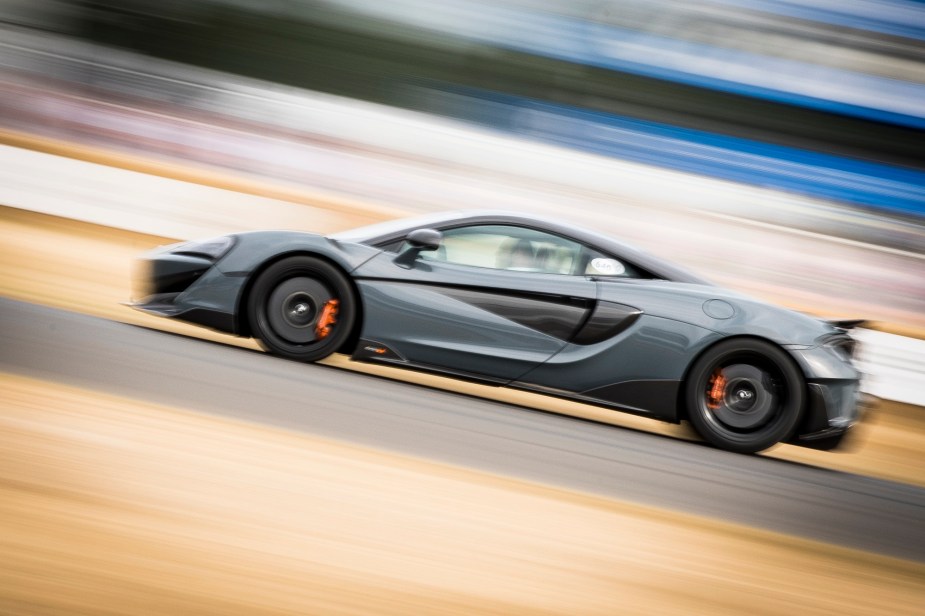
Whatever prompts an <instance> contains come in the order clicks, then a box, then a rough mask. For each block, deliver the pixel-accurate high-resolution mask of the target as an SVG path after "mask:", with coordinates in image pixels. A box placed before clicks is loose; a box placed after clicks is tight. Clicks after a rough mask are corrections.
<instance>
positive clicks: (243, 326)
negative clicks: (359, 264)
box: [235, 250, 363, 353]
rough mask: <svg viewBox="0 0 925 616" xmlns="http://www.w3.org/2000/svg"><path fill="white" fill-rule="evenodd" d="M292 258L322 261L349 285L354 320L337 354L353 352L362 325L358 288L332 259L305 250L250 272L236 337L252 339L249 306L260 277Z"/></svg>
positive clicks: (238, 309) (239, 306)
mask: <svg viewBox="0 0 925 616" xmlns="http://www.w3.org/2000/svg"><path fill="white" fill-rule="evenodd" d="M293 257H310V258H313V259H318V260H320V261H324V262H325V263H327V264H328V265H330V266H332V267H334V268H336V269H337V270H338V271H339V273H340V274H341V275H342V276H343V277H344V279H345V280H346V281H347V283H348V284H349V285H350V287H351V289H352V291H353V296H354V298H355V300H356V306H355V310H356V319H355V320H354V323H353V328H352V330H351V332H350V335H349V336H347V339H346V341H345V342H344V344H342V345H341V346H340V348H339V349H338V352H342V353H344V352H351V351H353V348H354V347H355V346H356V344H357V341H358V340H359V337H360V330H361V329H362V325H363V302H362V299H361V297H360V290H359V287H358V286H357V284H356V282H355V281H354V280H353V278H351V277H350V275H349V273H348V272H347V270H346V269H345V268H344V267H343V266H342V265H341V264H340V263H338V262H337V261H335V260H334V259H331V258H330V257H327V256H325V255H323V254H320V253H317V252H310V251H305V250H297V251H292V252H286V253H282V254H278V255H274V256H273V257H272V258H270V259H267V260H266V261H264V262H263V263H261V264H260V266H259V267H257V268H256V269H254V271H252V272H251V273H250V274H249V275H248V277H247V282H245V284H244V288H243V289H242V291H241V295H240V296H239V297H238V301H237V307H236V310H235V331H236V332H237V335H238V336H242V337H245V338H253V337H254V332H253V330H252V328H251V315H250V309H249V306H250V298H251V293H252V292H253V290H254V285H255V284H256V283H257V281H258V280H259V279H260V276H261V275H262V274H263V273H264V272H266V271H267V270H268V269H269V268H270V267H272V266H273V265H276V264H277V263H280V262H281V261H285V260H286V259H290V258H293Z"/></svg>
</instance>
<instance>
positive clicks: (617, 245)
mask: <svg viewBox="0 0 925 616" xmlns="http://www.w3.org/2000/svg"><path fill="white" fill-rule="evenodd" d="M136 271H137V280H136V291H135V295H136V298H137V299H136V300H135V301H134V302H133V303H132V304H131V305H132V306H133V307H135V308H138V309H139V310H143V311H145V312H149V313H153V314H156V315H160V316H164V317H170V318H174V319H179V320H183V321H188V322H191V323H197V324H200V325H205V326H208V327H211V328H214V329H217V330H220V331H223V332H229V333H232V334H236V335H238V336H249V337H251V336H252V337H254V338H256V339H257V340H258V341H259V342H260V343H261V345H262V346H263V347H264V348H265V349H266V350H267V351H269V352H271V353H274V354H276V355H280V356H283V357H287V358H290V359H295V360H299V361H317V360H319V359H322V358H324V357H327V356H328V355H330V354H331V353H334V352H343V353H350V354H351V355H352V358H353V359H354V360H356V361H370V362H384V363H388V364H392V365H395V366H403V367H407V368H411V369H416V370H425V371H432V372H437V373H440V374H444V375H448V376H454V377H458V378H461V379H467V380H475V381H479V382H483V383H489V384H493V385H498V386H506V387H515V388H519V389H525V390H530V391H535V392H542V393H545V394H549V395H553V396H560V397H563V398H568V399H572V400H577V401H581V402H586V403H590V404H595V405H599V406H604V407H608V408H612V409H615V410H619V411H625V412H630V413H637V414H641V415H645V416H648V417H652V418H655V419H660V420H663V421H668V422H675V423H677V422H680V421H682V420H688V421H690V423H691V424H692V425H693V426H694V428H695V429H696V430H697V432H698V433H699V434H700V435H701V436H702V437H703V438H704V439H705V440H706V441H709V442H710V443H713V444H714V445H716V446H718V447H721V448H724V449H729V450H732V451H738V452H755V451H760V450H762V449H766V448H768V447H770V446H772V445H774V444H775V443H778V442H781V441H788V442H792V443H795V444H799V445H803V446H808V447H815V448H820V449H831V448H834V447H835V446H837V445H838V444H839V442H840V441H841V439H842V437H843V435H844V434H845V431H846V430H847V429H848V428H849V427H850V426H851V425H852V424H853V423H854V422H855V421H856V419H857V417H858V381H859V374H858V372H857V370H855V368H854V366H853V365H852V362H851V355H852V350H853V344H854V343H853V341H852V339H851V337H850V336H849V335H848V334H847V333H846V330H848V329H850V328H851V327H852V326H853V325H856V324H857V322H825V321H820V320H817V319H814V318H810V317H808V316H805V315H802V314H799V313H795V312H791V311H789V310H785V309H783V308H779V307H776V306H773V305H769V304H767V303H764V302H760V301H756V300H754V299H750V298H748V297H745V296H742V295H740V294H738V293H734V292H731V291H728V290H725V289H722V288H719V287H716V286H713V285H711V284H709V283H707V282H706V281H704V280H701V279H700V278H697V277H696V276H694V275H693V274H690V273H688V272H686V271H684V270H683V269H681V268H678V267H676V266H674V265H671V264H669V263H666V262H664V261H662V260H660V259H657V258H655V257H653V256H651V255H647V254H645V253H642V252H640V251H638V250H635V249H633V248H631V247H629V246H627V245H625V244H623V243H621V242H618V241H615V240H613V239H611V238H609V237H606V236H603V235H600V234H598V233H595V232H593V231H589V230H585V229H581V228H578V227H574V226H571V225H567V224H563V223H560V222H555V221H550V220H544V219H539V218H535V217H532V216H526V215H519V214H505V213H472V212H465V213H449V214H442V215H431V216H425V217H420V218H415V219H406V220H398V221H394V222H388V223H384V224H379V225H373V226H370V227H364V228H361V229H357V230H354V231H350V232H346V233H340V234H336V235H331V236H327V237H324V236H321V235H316V234H311V233H301V232H293V231H260V232H251V233H240V234H234V235H228V236H225V237H220V238H216V239H211V240H207V241H199V242H184V243H180V244H174V245H171V246H165V247H162V248H159V249H157V250H154V251H152V252H150V253H148V254H146V255H144V256H143V257H142V258H141V259H140V261H139V267H138V268H137V270H136Z"/></svg>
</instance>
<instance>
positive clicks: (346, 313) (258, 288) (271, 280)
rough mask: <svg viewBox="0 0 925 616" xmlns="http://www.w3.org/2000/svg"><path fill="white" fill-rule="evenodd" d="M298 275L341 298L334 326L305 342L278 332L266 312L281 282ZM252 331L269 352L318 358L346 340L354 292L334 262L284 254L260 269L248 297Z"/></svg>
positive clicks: (301, 358)
mask: <svg viewBox="0 0 925 616" xmlns="http://www.w3.org/2000/svg"><path fill="white" fill-rule="evenodd" d="M300 276H305V277H310V278H314V279H316V280H318V281H319V282H321V283H322V284H323V285H324V286H326V287H327V288H329V289H330V290H331V291H332V292H333V293H334V295H335V297H337V298H338V299H339V300H340V304H339V306H338V313H337V326H336V327H335V328H334V331H333V332H331V334H330V335H329V336H328V337H327V338H325V339H323V340H320V341H315V342H310V343H307V344H298V343H293V342H290V341H288V340H286V339H284V338H282V337H281V336H280V335H279V334H277V333H276V332H275V331H274V330H273V328H272V327H271V325H270V322H269V319H268V316H267V302H268V300H269V297H270V294H271V293H272V292H273V290H274V289H275V288H276V287H277V286H278V285H280V284H281V283H283V282H285V281H286V280H289V279H290V278H296V277H300ZM247 314H248V319H249V321H250V326H251V331H252V332H253V334H254V337H255V338H256V339H257V341H258V342H259V343H260V345H261V346H262V347H263V348H264V349H266V350H267V351H268V352H270V353H273V354H274V355H279V356H281V357H286V358H289V359H295V360H298V361H306V362H312V361H318V360H320V359H324V358H325V357H327V356H329V355H331V354H332V353H335V352H336V351H338V350H339V349H340V347H341V346H343V344H344V343H345V342H346V341H347V339H348V338H349V336H350V333H351V330H352V329H353V325H354V323H355V321H356V315H357V305H356V293H355V292H354V290H353V286H352V285H351V284H350V281H349V280H348V279H347V277H346V276H345V275H344V273H343V272H342V271H341V270H340V269H339V268H338V267H337V266H335V265H333V264H331V263H329V262H327V261H324V260H322V259H319V258H317V257H309V256H294V257H286V258H284V259H282V260H281V261H277V262H276V263H273V264H272V265H270V266H269V267H267V268H266V269H265V270H264V271H263V272H261V273H260V274H259V275H258V277H257V279H256V281H255V282H254V286H253V288H252V289H251V292H250V294H249V296H248V300H247Z"/></svg>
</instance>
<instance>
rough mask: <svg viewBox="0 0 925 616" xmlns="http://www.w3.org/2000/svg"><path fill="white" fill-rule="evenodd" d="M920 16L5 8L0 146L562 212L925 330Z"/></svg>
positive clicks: (460, 8)
mask: <svg viewBox="0 0 925 616" xmlns="http://www.w3.org/2000/svg"><path fill="white" fill-rule="evenodd" d="M922 8H923V7H922V5H921V3H920V2H917V1H913V0H855V1H853V2H850V3H843V2H831V1H828V0H806V1H802V2H790V1H785V0H780V1H774V0H711V1H706V2H698V3H688V2H682V1H674V0H651V1H650V0H646V1H642V0H639V1H637V0H621V1H612V2H611V1H585V0H579V1H567V2H566V1H562V2H559V1H557V0H549V1H543V2H539V1H531V0H511V1H506V2H481V1H475V0H447V1H445V2H440V3H436V4H435V3H431V2H425V1H423V0H396V1H393V2H388V3H380V2H374V1H364V0H343V1H310V0H291V1H286V2H282V1H280V2H257V1H253V2H249V1H247V0H191V1H183V2H169V1H166V2H154V1H145V0H126V1H121V0H120V1H112V2H109V1H105V0H103V1H100V0H87V1H76V0H74V1H71V0H47V1H45V2H40V3H36V2H26V1H22V0H2V1H0V15H2V16H3V19H2V21H3V24H4V26H3V27H4V36H3V37H2V39H3V42H2V43H0V45H2V49H3V53H2V55H0V58H2V70H3V74H2V76H3V79H4V89H5V95H4V97H3V99H2V102H0V119H2V120H0V121H2V124H3V126H5V127H7V128H9V129H13V130H17V131H23V132H26V133H29V134H32V135H42V136H47V137H53V138H56V139H65V140H68V141H79V142H83V143H88V144H93V145H101V146H106V147H110V148H117V149H119V150H122V151H127V152H134V153H143V154H144V155H146V156H155V157H160V158H170V159H174V160H178V161H181V162H182V163H183V164H189V163H193V164H203V165H209V166H212V167H217V168H220V169H223V170H227V171H231V172H233V173H235V174H249V175H254V176H258V177H260V178H269V179H272V180H274V181H278V182H283V183H288V184H294V185H296V186H300V187H311V188H313V189H320V190H325V191H329V192H330V193H331V194H334V195H339V196H343V197H349V198H356V199H359V200H361V201H363V202H367V203H372V204H375V205H376V206H379V207H387V208H389V209H386V210H381V211H388V212H389V213H390V214H389V215H390V216H391V215H396V214H399V213H404V212H417V211H421V210H428V209H438V210H439V209H456V208H502V209H517V210H529V211H536V212H542V213H550V212H552V213H555V212H568V215H569V217H570V218H572V219H573V220H574V221H575V222H579V223H584V224H590V225H593V226H596V227H598V228H604V229H605V230H608V231H612V232H614V233H616V234H617V235H619V236H621V237H623V238H624V239H626V240H629V241H631V242H635V243H637V244H639V245H641V246H642V247H643V248H646V249H649V250H652V251H654V252H657V253H660V254H662V255H663V256H666V257H669V258H671V259H674V260H676V261H680V262H682V263H685V264H687V265H688V266H689V267H691V268H693V269H695V270H697V271H699V272H700V273H701V274H702V275H704V276H707V277H709V278H712V279H714V280H716V281H717V282H721V283H724V284H729V285H731V286H735V287H737V288H740V289H742V290H745V291H749V292H753V293H756V294H759V295H763V296H773V297H774V298H775V299H778V301H784V302H785V303H788V304H790V305H792V306H794V307H798V308H801V309H804V310H811V311H816V312H820V313H824V314H827V315H829V314H831V315H833V316H859V317H865V318H869V319H873V320H884V321H889V322H894V323H902V324H908V325H916V326H925V317H923V315H925V275H923V274H925V261H923V255H922V253H923V248H925V234H923V219H925V155H923V154H925V148H923V143H925V140H923V132H925V106H923V105H922V101H923V100H925V62H923V60H925V11H923V10H922ZM265 222H272V220H269V221H267V220H265ZM303 228H309V229H312V230H321V231H324V230H327V229H321V228H317V227H313V226H312V221H311V220H307V221H306V223H305V224H304V225H303ZM145 230H147V231H149V232H155V233H156V232H158V230H157V229H155V228H150V225H148V228H146V229H145ZM204 231H205V230H204Z"/></svg>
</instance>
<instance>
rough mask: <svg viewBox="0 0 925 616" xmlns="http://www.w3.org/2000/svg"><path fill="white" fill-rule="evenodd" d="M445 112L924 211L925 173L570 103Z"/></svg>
mask: <svg viewBox="0 0 925 616" xmlns="http://www.w3.org/2000/svg"><path fill="white" fill-rule="evenodd" d="M432 100H434V101H435V103H436V105H435V107H436V108H435V109H434V111H437V112H439V113H442V114H446V115H450V116H454V117H457V118H461V119H465V120H470V121H475V122H478V123H480V124H485V125H489V126H491V127H493V128H496V129H500V130H503V131H506V132H510V133H516V134H519V135H523V136H526V137H529V138H532V139H536V140H540V141H544V142H548V143H554V144H558V145H565V146H568V147H572V148H575V149H579V150H585V151H589V152H594V153H597V154H603V155H606V156H612V157H616V158H622V159H626V160H632V161H636V162H641V163H646V164H651V165H655V166H660V167H667V168H670V169H676V170H680V171H687V172H692V173H698V174H702V175H708V176H713V177H717V178H722V179H727V180H733V181H736V182H744V183H748V184H753V185H758V186H768V187H771V188H775V189H779V190H786V191H791V192H797V193H802V194H806V195H810V196H813V197H817V198H823V199H830V200H835V201H840V202H846V203H852V204H856V205H862V206H867V207H873V208H877V209H881V210H886V211H890V212H893V213H899V214H906V215H915V216H925V172H921V171H917V170H914V169H908V168H903V167H896V166H892V165H885V164H880V163H873V162H866V161H862V160H857V159H851V158H847V157H843V156H836V155H832V154H824V153H820V152H813V151H808V150H801V149H797V148H792V147H787V146H779V145H773V144H768V143H763V142H759V141H754V140H749V139H743V138H739V137H730V136H726V135H720V134H716V133H709V132H706V131H701V130H695V129H689V128H681V127H677V126H671V125H667V124H660V123H657V122H651V121H646V120H638V119H633V118H628V117H622V116H617V115H611V114H607V113H602V112H596V111H588V110H584V109H580V108H576V107H569V106H566V105H558V104H552V103H547V102H543V101H538V100H533V99H527V98H521V97H515V96H509V95H504V94H498V93H494V92H484V91H473V90H463V91H461V92H460V91H455V92H444V93H441V94H439V95H435V98H433V99H432Z"/></svg>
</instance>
